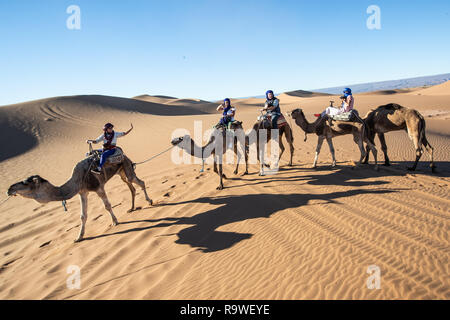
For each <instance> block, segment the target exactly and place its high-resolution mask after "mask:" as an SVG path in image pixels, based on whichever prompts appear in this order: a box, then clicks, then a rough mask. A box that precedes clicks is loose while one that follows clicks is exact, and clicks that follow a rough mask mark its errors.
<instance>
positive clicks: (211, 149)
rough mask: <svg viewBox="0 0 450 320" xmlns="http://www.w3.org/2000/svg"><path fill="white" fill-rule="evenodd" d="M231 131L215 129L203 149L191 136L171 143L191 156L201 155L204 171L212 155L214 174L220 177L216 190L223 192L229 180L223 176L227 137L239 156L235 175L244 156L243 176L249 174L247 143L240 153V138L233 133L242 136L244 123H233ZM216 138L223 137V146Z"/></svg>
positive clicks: (221, 127) (222, 128)
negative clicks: (206, 162) (207, 160)
mask: <svg viewBox="0 0 450 320" xmlns="http://www.w3.org/2000/svg"><path fill="white" fill-rule="evenodd" d="M230 129H231V130H227V129H226V127H224V126H220V127H217V128H215V129H214V131H213V132H212V134H211V137H210V139H209V141H208V143H207V144H206V145H205V146H203V147H199V146H197V145H196V144H195V142H194V140H192V139H191V137H190V136H189V135H186V136H184V137H178V138H175V139H173V140H172V141H171V143H172V145H174V146H177V147H179V148H181V149H183V150H185V151H186V152H188V153H189V154H190V155H192V156H194V157H198V156H199V155H201V157H202V158H201V159H202V170H203V167H204V164H205V159H207V158H208V157H209V156H210V155H213V157H214V172H215V173H217V174H218V175H219V186H218V187H217V188H216V189H217V190H222V189H223V188H224V186H223V179H227V177H226V175H225V174H223V169H222V157H223V155H224V154H225V153H226V152H227V136H229V138H228V139H232V141H233V151H234V153H235V154H236V155H237V164H236V169H235V170H234V174H238V170H239V162H240V160H241V157H242V154H243V155H244V159H245V172H244V173H243V174H242V175H246V174H248V157H247V152H246V150H245V143H244V144H242V150H241V151H242V153H240V152H238V148H237V146H238V138H237V137H236V136H235V134H234V133H233V132H241V133H242V134H244V129H243V128H242V122H238V121H235V122H233V123H232V124H231V127H230ZM231 135H232V136H231ZM216 137H222V139H221V140H222V145H218V144H217V143H218V141H217V140H216ZM244 139H245V138H244ZM244 141H245V140H244ZM219 143H220V142H219ZM200 150H201V151H200ZM216 151H217V152H216ZM216 156H217V158H218V159H219V161H216ZM217 162H218V167H219V169H218V170H217Z"/></svg>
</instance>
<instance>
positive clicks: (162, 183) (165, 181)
mask: <svg viewBox="0 0 450 320" xmlns="http://www.w3.org/2000/svg"><path fill="white" fill-rule="evenodd" d="M167 181H169V180H164V181H163V182H161V184H164V183H166V182H167Z"/></svg>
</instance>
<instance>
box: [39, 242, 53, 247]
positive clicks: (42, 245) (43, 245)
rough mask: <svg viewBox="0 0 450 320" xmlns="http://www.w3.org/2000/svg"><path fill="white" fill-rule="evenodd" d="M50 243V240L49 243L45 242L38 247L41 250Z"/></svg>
mask: <svg viewBox="0 0 450 320" xmlns="http://www.w3.org/2000/svg"><path fill="white" fill-rule="evenodd" d="M51 242H52V241H51V240H50V241H47V242H44V243H43V244H41V245H40V246H39V248H43V247H45V246H48V245H49V244H50V243H51Z"/></svg>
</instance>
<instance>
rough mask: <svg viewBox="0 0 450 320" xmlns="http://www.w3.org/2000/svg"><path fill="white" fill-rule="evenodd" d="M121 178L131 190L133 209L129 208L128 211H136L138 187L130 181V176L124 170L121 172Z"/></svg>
mask: <svg viewBox="0 0 450 320" xmlns="http://www.w3.org/2000/svg"><path fill="white" fill-rule="evenodd" d="M119 175H120V178H121V179H122V180H123V182H125V183H126V184H127V186H128V188H129V189H130V191H131V209H130V210H128V212H132V211H134V200H135V198H136V189H135V188H134V186H133V184H132V183H131V182H129V181H128V178H127V176H126V174H125V172H124V171H123V170H121V171H120V172H119Z"/></svg>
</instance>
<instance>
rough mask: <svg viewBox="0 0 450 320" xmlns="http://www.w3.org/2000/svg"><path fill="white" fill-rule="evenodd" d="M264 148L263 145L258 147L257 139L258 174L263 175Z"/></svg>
mask: <svg viewBox="0 0 450 320" xmlns="http://www.w3.org/2000/svg"><path fill="white" fill-rule="evenodd" d="M264 148H265V145H263V146H261V147H259V141H258V159H259V175H260V176H264V166H265V163H264Z"/></svg>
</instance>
